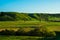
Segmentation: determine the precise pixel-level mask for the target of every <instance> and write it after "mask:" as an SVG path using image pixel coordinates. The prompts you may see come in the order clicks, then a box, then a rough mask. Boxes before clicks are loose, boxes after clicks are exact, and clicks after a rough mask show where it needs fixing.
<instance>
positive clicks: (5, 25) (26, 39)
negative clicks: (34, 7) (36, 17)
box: [0, 21, 60, 40]
mask: <svg viewBox="0 0 60 40" xmlns="http://www.w3.org/2000/svg"><path fill="white" fill-rule="evenodd" d="M40 26H44V27H47V28H48V29H49V30H50V31H60V22H47V21H0V30H2V29H10V30H17V29H19V28H21V27H22V28H24V27H27V28H30V27H40ZM0 39H1V40H55V38H42V37H37V36H0ZM58 40H59V39H58Z"/></svg>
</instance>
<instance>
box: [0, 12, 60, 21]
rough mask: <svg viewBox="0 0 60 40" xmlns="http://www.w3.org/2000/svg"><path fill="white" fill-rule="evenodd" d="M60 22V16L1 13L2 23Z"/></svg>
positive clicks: (0, 19)
mask: <svg viewBox="0 0 60 40" xmlns="http://www.w3.org/2000/svg"><path fill="white" fill-rule="evenodd" d="M18 20H22V21H35V20H39V21H52V20H55V21H56V20H57V21H60V14H48V13H18V12H0V21H18Z"/></svg>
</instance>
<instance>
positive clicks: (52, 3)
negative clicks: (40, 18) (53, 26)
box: [0, 0, 60, 13]
mask: <svg viewBox="0 0 60 40" xmlns="http://www.w3.org/2000/svg"><path fill="white" fill-rule="evenodd" d="M0 12H25V13H60V0H0Z"/></svg>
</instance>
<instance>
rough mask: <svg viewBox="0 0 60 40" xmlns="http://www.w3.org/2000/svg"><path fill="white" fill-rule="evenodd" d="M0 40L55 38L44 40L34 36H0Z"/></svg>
mask: <svg viewBox="0 0 60 40" xmlns="http://www.w3.org/2000/svg"><path fill="white" fill-rule="evenodd" d="M0 39H1V40H53V39H54V40H55V39H56V38H50V37H48V38H44V37H36V36H0Z"/></svg>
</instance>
